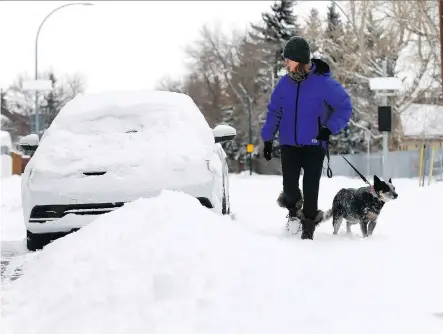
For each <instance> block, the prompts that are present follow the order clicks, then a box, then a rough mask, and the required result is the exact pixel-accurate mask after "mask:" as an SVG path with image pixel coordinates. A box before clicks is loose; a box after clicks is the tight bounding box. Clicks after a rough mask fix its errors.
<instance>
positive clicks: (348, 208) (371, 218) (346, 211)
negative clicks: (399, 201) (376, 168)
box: [322, 175, 398, 238]
mask: <svg viewBox="0 0 443 334" xmlns="http://www.w3.org/2000/svg"><path fill="white" fill-rule="evenodd" d="M397 197H398V194H397V193H396V192H395V187H394V186H393V184H392V181H391V179H389V181H388V182H385V181H382V180H380V179H379V178H378V177H377V175H374V185H373V186H371V187H369V186H368V187H362V188H358V189H352V188H343V189H341V190H340V191H339V192H338V193H337V194H336V195H335V197H334V200H333V201H332V209H330V210H328V211H327V212H326V213H325V214H324V216H323V219H322V221H326V220H328V219H329V218H331V217H332V226H333V227H334V234H337V233H338V231H339V229H340V226H341V223H342V221H343V219H345V220H346V231H347V233H351V225H353V224H357V223H359V224H360V228H361V233H362V236H363V237H364V238H366V237H369V236H371V235H372V233H373V232H374V229H375V226H376V225H377V218H378V215H379V214H380V211H381V209H382V208H383V206H384V205H385V203H386V202H388V201H390V200H393V199H396V198H397Z"/></svg>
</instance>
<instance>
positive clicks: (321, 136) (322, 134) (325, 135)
mask: <svg viewBox="0 0 443 334" xmlns="http://www.w3.org/2000/svg"><path fill="white" fill-rule="evenodd" d="M331 134H332V132H331V130H329V129H328V128H327V127H325V126H324V127H322V128H321V129H320V131H319V132H318V135H317V138H315V139H317V140H323V141H329V136H330V135H331Z"/></svg>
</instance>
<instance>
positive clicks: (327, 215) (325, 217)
mask: <svg viewBox="0 0 443 334" xmlns="http://www.w3.org/2000/svg"><path fill="white" fill-rule="evenodd" d="M331 218H332V209H329V210H327V211H325V212H324V213H323V219H322V220H321V222H322V223H323V222H325V221H327V220H329V219H331Z"/></svg>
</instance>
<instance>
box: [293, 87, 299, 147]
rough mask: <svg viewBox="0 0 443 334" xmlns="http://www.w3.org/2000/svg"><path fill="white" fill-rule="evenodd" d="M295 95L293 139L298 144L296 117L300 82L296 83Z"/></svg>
mask: <svg viewBox="0 0 443 334" xmlns="http://www.w3.org/2000/svg"><path fill="white" fill-rule="evenodd" d="M297 84H298V86H297V97H296V99H295V122H294V123H295V124H294V139H295V145H298V143H297V118H298V95H299V93H300V82H298V83H297Z"/></svg>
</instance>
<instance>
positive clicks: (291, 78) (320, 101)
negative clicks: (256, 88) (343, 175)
mask: <svg viewBox="0 0 443 334" xmlns="http://www.w3.org/2000/svg"><path fill="white" fill-rule="evenodd" d="M283 56H284V58H285V65H286V70H287V74H286V75H285V76H283V77H282V78H281V79H280V80H279V82H278V83H277V85H276V87H275V89H274V91H273V92H272V95H271V99H270V101H269V104H268V112H267V116H266V122H265V124H264V125H263V128H262V133H261V135H262V139H263V142H264V152H263V153H264V157H265V159H266V160H268V161H269V160H271V159H272V145H273V140H274V136H275V134H276V133H277V131H279V142H280V147H281V164H282V173H283V192H282V193H281V194H280V196H279V198H278V203H279V205H280V206H282V207H285V208H286V209H288V211H289V214H288V224H293V225H297V226H295V229H296V230H298V232H299V231H300V229H301V231H302V235H301V238H302V239H313V238H314V231H315V228H316V225H317V224H318V223H319V222H321V221H322V219H323V212H322V211H321V210H318V193H319V187H320V178H321V174H322V169H323V160H324V158H325V153H326V149H327V145H328V141H329V136H330V135H331V134H332V135H335V134H337V133H339V132H340V131H341V130H342V129H343V128H344V127H345V126H346V125H347V124H348V122H349V120H350V118H351V114H352V104H351V100H350V97H349V95H348V94H347V92H346V91H345V89H344V88H343V86H342V85H340V83H338V82H337V81H336V80H335V79H334V78H332V76H331V75H332V74H331V70H330V68H329V65H328V64H326V63H325V62H324V61H322V60H320V59H310V48H309V44H308V42H307V41H306V40H305V39H303V38H302V37H298V36H296V37H293V38H291V39H290V40H289V41H288V43H287V44H286V46H285V48H284V51H283ZM301 168H303V171H304V175H303V195H302V193H301V191H300V187H299V179H300V171H301Z"/></svg>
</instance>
